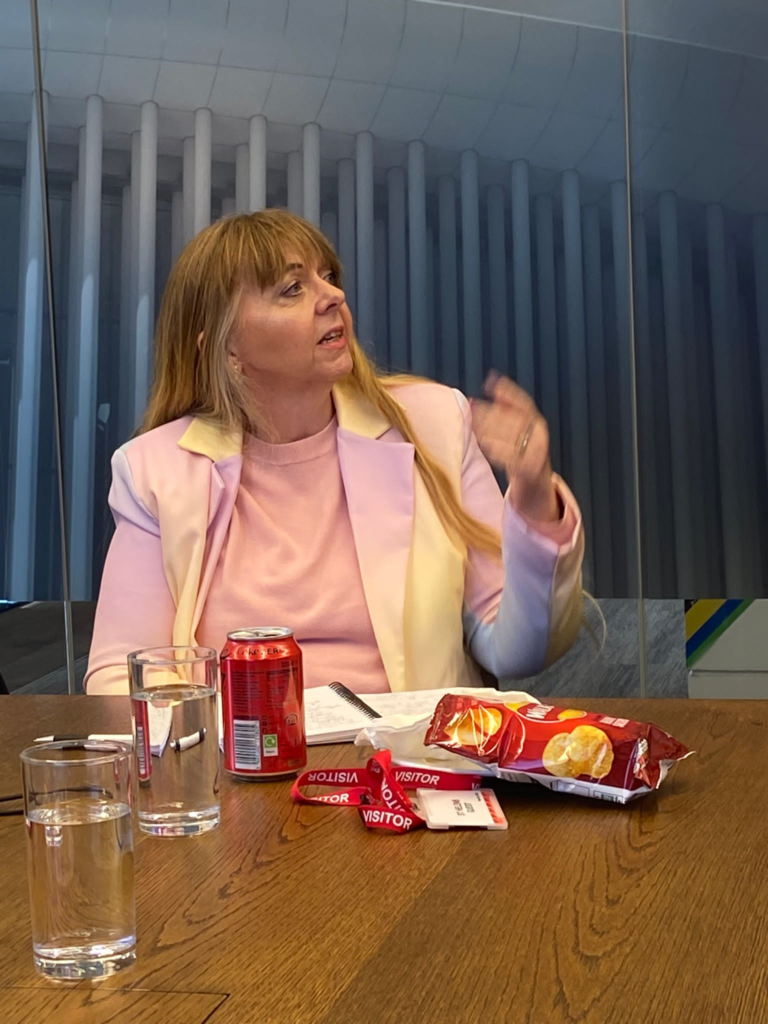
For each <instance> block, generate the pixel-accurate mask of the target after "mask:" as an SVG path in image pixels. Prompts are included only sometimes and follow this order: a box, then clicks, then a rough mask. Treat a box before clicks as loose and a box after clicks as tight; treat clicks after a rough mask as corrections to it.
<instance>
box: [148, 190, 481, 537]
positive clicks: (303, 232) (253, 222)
mask: <svg viewBox="0 0 768 1024" xmlns="http://www.w3.org/2000/svg"><path fill="white" fill-rule="evenodd" d="M289 253H290V254H298V255H299V256H300V257H301V258H303V259H305V260H306V261H307V262H310V261H313V262H316V264H317V265H318V266H321V267H328V269H329V270H331V271H332V272H333V274H334V275H335V276H336V278H337V279H338V280H341V264H340V262H339V259H338V256H337V255H336V253H335V252H334V250H333V247H332V246H331V244H330V243H329V241H328V240H327V238H326V237H325V236H324V235H323V234H322V233H321V232H320V231H318V230H317V228H315V227H313V225H311V224H309V223H308V222H307V221H305V220H302V219H301V218H300V217H296V216H294V215H293V214H291V213H288V212H287V211H285V210H262V211H260V212H258V213H250V214H238V215H236V216H232V217H226V218H223V219H222V220H219V221H216V223H215V224H212V225H211V226H210V227H208V228H206V229H205V230H204V231H201V232H200V234H199V235H197V236H196V237H195V238H193V239H192V241H191V242H189V244H188V245H187V246H186V247H185V248H184V251H183V252H182V254H181V256H180V257H179V259H178V261H177V262H176V264H175V266H174V267H173V269H172V271H171V274H170V277H169V278H168V283H167V285H166V287H165V292H164V294H163V300H162V304H161V307H160V315H159V317H158V321H157V329H156V332H155V379H154V386H153V388H152V394H151V396H150V400H149V406H148V408H147V412H146V415H145V417H144V422H143V423H142V426H141V432H144V431H147V430H152V429H153V428H154V427H158V426H161V425H162V424H163V423H168V422H169V421H170V420H174V419H178V418H179V417H180V416H185V415H193V416H199V417H203V418H205V419H207V420H210V421H211V422H214V423H217V424H219V425H220V426H221V427H222V428H223V429H224V430H229V431H233V432H235V431H242V430H249V429H252V428H253V426H254V425H255V424H258V423H259V422H260V413H259V409H258V407H257V404H256V402H255V399H254V396H253V393H252V391H251V389H250V387H249V385H248V382H247V380H246V379H245V378H244V376H243V375H242V374H238V373H236V372H234V371H233V368H232V366H231V362H230V359H229V358H228V340H229V338H230V336H231V332H232V330H233V328H234V326H235V319H236V316H237V309H238V303H239V298H240V294H241V291H242V289H243V288H245V287H249V286H256V287H258V288H260V289H264V288H267V287H270V286H271V285H273V284H275V283H276V282H277V281H279V280H280V278H281V277H282V276H283V274H284V273H285V269H286V265H287V259H286V257H287V255H288V254H289ZM349 345H350V352H351V354H352V371H351V373H350V374H349V375H348V376H347V377H346V378H345V379H344V381H343V383H344V385H345V387H347V388H348V389H350V390H351V391H352V392H356V393H357V394H359V395H361V396H362V397H363V398H365V399H367V400H368V401H369V402H370V403H371V405H372V406H373V407H374V408H376V409H377V410H378V411H379V412H380V413H382V414H383V415H384V417H385V418H386V419H387V420H388V421H389V422H390V423H391V424H392V426H393V427H394V428H395V429H396V430H397V431H398V432H399V434H400V435H401V436H402V438H403V440H404V441H407V442H409V443H411V444H412V445H413V446H414V449H415V461H416V467H417V469H418V471H419V474H420V475H421V479H422V480H423V482H424V486H425V487H426V490H427V493H428V494H429V497H430V499H431V501H432V503H433V505H434V507H435V509H436V511H437V514H438V516H439V518H440V520H441V522H442V524H443V526H444V528H445V530H446V532H447V533H448V535H449V537H450V538H451V539H452V541H453V542H454V543H457V544H458V545H460V546H466V547H467V548H475V549H476V550H479V551H483V552H485V553H487V554H491V555H494V556H496V557H500V556H501V544H500V539H499V535H498V533H496V532H495V531H494V530H492V529H491V528H490V527H488V526H486V525H485V524H484V523H481V522H479V521H478V520H476V519H474V518H473V517H472V516H470V515H468V513H467V512H466V511H465V510H464V508H463V507H462V505H461V501H460V499H459V496H458V495H457V494H456V492H455V489H454V487H453V485H452V483H451V481H450V478H449V477H448V474H447V473H446V471H445V470H444V469H443V467H442V466H441V465H440V464H439V463H438V462H437V460H436V459H435V458H434V457H433V456H432V455H431V454H430V453H429V452H428V451H427V450H426V448H424V446H423V445H422V444H421V443H420V442H419V439H418V438H417V437H416V435H415V433H414V430H413V427H412V426H411V423H410V421H409V419H408V416H407V415H406V412H405V410H404V409H403V407H402V406H401V405H400V404H399V403H398V402H396V401H395V399H394V398H393V397H392V395H391V394H390V392H389V387H390V386H391V385H392V384H393V383H398V384H401V383H406V382H408V381H415V380H416V379H417V378H409V377H387V376H385V375H384V374H381V373H380V372H378V371H377V369H376V368H375V367H374V365H373V364H372V363H371V362H370V361H369V359H368V358H367V357H366V355H365V353H364V352H363V350H362V349H361V347H360V345H359V344H358V342H357V339H356V338H350V339H349Z"/></svg>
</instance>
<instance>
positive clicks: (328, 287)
mask: <svg viewBox="0 0 768 1024" xmlns="http://www.w3.org/2000/svg"><path fill="white" fill-rule="evenodd" d="M345 298H346V297H345V295H344V289H343V288H340V287H339V286H338V285H335V284H333V283H332V282H331V281H325V280H323V289H322V290H321V295H320V303H321V305H322V306H324V308H325V309H331V308H332V307H333V306H340V305H342V303H343V302H344V301H345Z"/></svg>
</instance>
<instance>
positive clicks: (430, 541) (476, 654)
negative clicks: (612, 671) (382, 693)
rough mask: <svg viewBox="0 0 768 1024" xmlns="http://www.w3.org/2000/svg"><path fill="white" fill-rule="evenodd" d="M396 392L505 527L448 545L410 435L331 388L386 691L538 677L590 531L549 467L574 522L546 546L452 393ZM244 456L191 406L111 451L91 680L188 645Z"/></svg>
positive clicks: (573, 625) (570, 600) (562, 625)
mask: <svg viewBox="0 0 768 1024" xmlns="http://www.w3.org/2000/svg"><path fill="white" fill-rule="evenodd" d="M392 393H393V396H394V397H395V398H396V400H397V401H398V402H399V403H400V404H401V405H402V406H403V408H404V409H405V410H406V412H407V414H408V417H409V419H410V422H411V424H412V426H413V428H414V430H415V433H416V435H417V436H418V438H419V440H420V442H421V443H422V444H423V445H425V446H426V447H427V448H428V449H429V450H430V451H431V452H432V453H433V455H434V456H436V458H437V459H438V460H439V462H440V463H441V464H442V466H443V467H444V468H445V470H446V471H447V473H448V475H449V477H450V478H451V480H452V482H453V484H454V486H455V488H456V490H457V492H458V493H460V494H461V499H462V502H463V504H464V507H465V508H466V510H467V511H468V512H469V513H470V514H472V515H473V516H475V517H476V518H477V519H479V520H481V521H482V522H485V523H487V524H488V525H490V526H492V527H493V528H495V529H496V530H500V531H501V535H502V550H503V565H502V564H501V563H500V562H499V561H498V560H497V559H493V558H491V557H489V556H486V555H482V554H478V553H477V552H474V551H470V552H469V553H467V551H466V550H462V549H461V548H459V547H457V546H456V545H455V544H454V543H452V541H451V540H450V539H449V537H448V536H447V534H446V532H445V530H444V529H443V527H442V525H441V523H440V520H439V519H438V516H437V512H436V511H435V509H434V506H433V505H432V502H431V501H430V499H429V496H428V494H427V491H426V488H425V486H424V484H423V482H422V480H421V476H420V474H419V472H418V470H417V468H416V466H415V464H414V448H413V445H411V444H409V443H406V442H405V441H404V440H403V438H402V437H401V435H400V434H399V433H398V431H397V430H395V429H394V428H393V427H392V426H391V425H390V423H389V422H388V421H387V420H386V419H385V418H384V417H383V416H382V414H381V413H379V412H378V411H377V410H376V409H375V408H374V407H372V406H371V404H370V403H369V402H368V401H367V400H365V399H363V398H361V396H359V395H358V394H356V393H354V392H352V391H351V390H349V389H348V388H346V387H344V386H337V387H335V388H334V392H333V398H334V404H335V407H336V416H337V420H338V435H337V444H338V455H339V463H340V468H341V475H342V480H343V484H344V491H345V493H346V498H347V505H348V509H349V517H350V521H351V524H352V532H353V536H354V540H355V547H356V551H357V557H358V561H359V565H360V572H361V575H362V580H363V588H364V592H365V599H366V602H367V605H368V611H369V613H370V617H371V622H372V624H373V629H374V633H375V636H376V641H377V643H378V646H379V651H380V653H381V658H382V661H383V663H384V668H385V670H386V673H387V678H388V680H389V684H390V686H391V688H392V689H393V690H405V689H428V688H438V687H445V686H457V685H472V684H474V683H477V682H479V673H478V671H477V664H479V665H480V666H482V667H483V668H485V669H486V670H487V671H488V672H490V673H492V674H493V675H495V676H496V677H498V678H500V679H504V678H516V679H519V678H524V677H526V676H531V675H534V674H535V673H537V672H539V671H540V670H541V669H543V668H544V667H545V666H546V665H547V664H549V663H550V662H552V661H554V660H555V659H556V658H558V657H559V656H560V655H561V654H562V653H563V652H564V651H565V650H567V648H568V647H569V646H570V645H571V644H572V642H573V640H574V638H575V636H576V634H577V632H578V630H579V627H580V622H581V608H582V604H581V563H582V558H583V550H584V539H583V531H582V528H581V516H580V513H579V510H578V507H577V505H576V503H575V500H574V498H573V496H572V495H571V493H570V491H569V490H568V488H567V487H566V486H565V484H564V483H563V482H562V481H561V480H559V478H556V482H557V486H558V488H559V492H560V495H561V498H562V501H563V502H564V505H565V507H566V508H568V509H570V510H571V514H570V519H571V521H572V522H573V524H574V525H573V529H572V531H569V532H570V534H571V535H570V537H569V539H568V541H567V543H565V544H562V543H561V544H558V543H555V542H554V541H553V540H551V539H548V538H547V537H546V536H545V535H543V534H542V533H541V532H539V531H537V530H536V529H534V528H532V527H531V526H530V525H528V524H527V523H526V522H525V520H524V519H523V518H522V517H521V516H520V515H519V514H518V513H517V512H516V511H515V509H514V508H513V507H512V505H511V502H510V501H509V500H507V499H505V498H504V496H503V495H502V494H501V493H500V491H499V488H498V485H497V483H496V480H495V479H494V476H493V473H492V471H491V468H490V466H489V465H488V463H487V461H486V460H485V457H484V456H483V455H482V453H481V452H480V449H479V447H478V445H477V441H476V440H475V437H474V434H473V433H472V428H471V419H470V411H469V403H468V402H467V400H466V399H465V398H464V396H463V395H462V394H460V392H458V391H453V390H451V389H450V388H446V387H443V386H442V385H439V384H432V383H418V384H406V385H398V386H397V387H394V388H393V389H392ZM241 467H242V436H241V435H240V434H237V435H233V434H229V433H226V432H224V431H222V429H221V428H220V427H218V426H216V425H214V424H211V423H209V422H207V421H205V420H203V419H199V418H195V417H191V416H184V417H182V418H181V419H178V420H175V421H173V422H170V423H167V424H165V425H164V426H161V427H158V428H156V429H155V430H151V431H149V432H148V433H146V434H142V435H140V436H138V437H136V438H134V439H132V440H131V441H128V442H127V444H124V445H123V446H122V447H121V448H120V449H118V451H117V452H116V453H115V455H114V457H113V460H112V488H111V491H110V495H109V503H110V506H111V508H112V512H113V515H114V518H115V522H116V531H115V534H114V537H113V539H112V543H111V545H110V548H109V552H108V554H107V559H106V564H105V567H104V574H103V578H102V583H101V592H100V595H99V602H98V607H97V611H96V621H95V625H94V635H93V643H92V647H91V652H90V659H89V665H88V672H87V675H86V688H87V691H88V692H89V693H124V692H127V689H128V676H127V669H126V655H127V654H128V653H129V652H130V651H133V650H136V649H138V648H141V647H149V646H156V645H166V644H170V643H174V644H193V643H195V630H196V629H197V625H198V623H199V621H200V616H201V613H202V610H203V607H204V605H205V601H206V595H207V593H208V590H209V587H210V584H211V579H212V577H213V573H214V569H215V567H216V564H217V561H218V559H219V557H220V555H221V552H222V550H223V547H224V545H225V544H226V542H227V533H228V527H229V523H230V518H231V516H232V509H233V507H234V503H235V498H236V496H237V492H238V485H239V482H240V471H241ZM258 571H259V570H258V566H254V586H259V576H258ZM318 585H321V581H318ZM242 625H243V623H239V622H233V623H232V628H233V629H234V628H237V627H238V626H242ZM246 625H251V623H246ZM281 625H282V623H281ZM285 625H291V623H285ZM298 639H299V641H300V640H301V637H298ZM475 663H477V664H475Z"/></svg>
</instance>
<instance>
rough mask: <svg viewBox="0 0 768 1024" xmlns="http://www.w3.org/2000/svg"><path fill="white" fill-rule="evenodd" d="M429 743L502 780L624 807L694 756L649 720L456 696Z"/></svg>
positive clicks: (441, 708) (441, 709) (445, 701)
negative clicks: (485, 768) (478, 763)
mask: <svg viewBox="0 0 768 1024" xmlns="http://www.w3.org/2000/svg"><path fill="white" fill-rule="evenodd" d="M424 742H425V744H426V745H434V746H438V747H444V748H445V749H446V750H453V751H455V753H457V754H462V755H463V756H464V757H468V758H470V759H471V760H473V761H482V762H483V764H487V765H489V767H491V768H492V770H493V772H494V774H495V775H498V777H499V778H500V779H507V780H508V781H510V782H537V783H539V784H541V785H542V786H547V787H548V788H549V789H553V790H556V791H557V792H559V793H574V794H576V795H578V796H591V797H596V798H597V799H598V800H611V801H614V802H615V803H619V804H625V803H627V802H628V801H629V800H634V799H635V798H636V797H639V796H643V795H644V794H645V793H650V792H651V790H654V789H658V787H659V786H660V785H661V782H662V780H663V779H664V777H665V776H666V774H667V772H668V771H669V769H670V767H671V766H672V765H673V764H674V762H675V761H681V760H682V759H683V758H684V757H688V756H689V754H690V753H691V752H690V751H689V750H688V749H687V747H684V746H683V744H682V743H680V742H679V741H678V740H676V739H674V737H672V736H670V735H669V733H666V732H664V731H663V730H662V729H659V728H658V727H657V726H655V725H650V724H648V723H645V722H632V721H630V720H629V719H627V718H613V717H611V716H609V715H600V714H594V713H592V712H589V711H576V710H573V709H566V710H563V709H562V708H555V707H551V706H550V705H548V704H515V703H509V704H507V703H504V702H502V701H496V700H487V699H479V698H477V697H467V696H459V695H457V694H447V695H446V696H445V697H443V698H442V699H441V701H440V703H439V704H438V705H437V707H436V708H435V713H434V715H433V716H432V721H431V723H430V726H429V729H428V730H427V735H426V737H425V740H424Z"/></svg>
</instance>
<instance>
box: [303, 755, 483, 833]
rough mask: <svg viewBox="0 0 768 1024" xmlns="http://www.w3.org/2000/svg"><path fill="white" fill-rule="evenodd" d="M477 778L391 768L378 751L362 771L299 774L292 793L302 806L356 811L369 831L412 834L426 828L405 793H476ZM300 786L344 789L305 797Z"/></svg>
mask: <svg viewBox="0 0 768 1024" xmlns="http://www.w3.org/2000/svg"><path fill="white" fill-rule="evenodd" d="M481 781H482V776H480V775H460V774H454V773H453V772H441V771H436V770H435V769H433V768H401V767H393V766H392V756H391V754H390V752H389V751H388V750H380V751H379V752H378V753H377V754H374V756H373V757H372V758H371V759H370V761H369V762H368V764H367V765H366V766H365V768H359V767H358V768H317V769H313V770H312V771H308V772H302V773H301V775H300V776H299V777H298V778H297V779H296V781H295V782H294V784H293V788H292V789H291V796H292V797H293V799H294V800H296V801H298V802H299V803H304V804H342V805H344V806H345V807H357V808H359V811H360V817H361V818H362V819H363V822H364V823H365V824H366V825H367V826H368V828H386V829H389V831H390V832H411V831H412V830H413V829H415V828H420V827H421V826H422V825H423V824H425V822H424V819H423V818H422V817H420V816H419V815H418V814H417V813H416V811H415V810H414V807H413V803H412V802H411V800H410V798H409V796H408V794H407V793H406V792H405V791H406V789H477V787H478V786H479V785H480V783H481ZM302 786H344V787H346V788H344V789H336V790H335V791H334V792H333V793H327V794H326V795H324V796H307V795H306V794H304V793H302V791H301V787H302Z"/></svg>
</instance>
